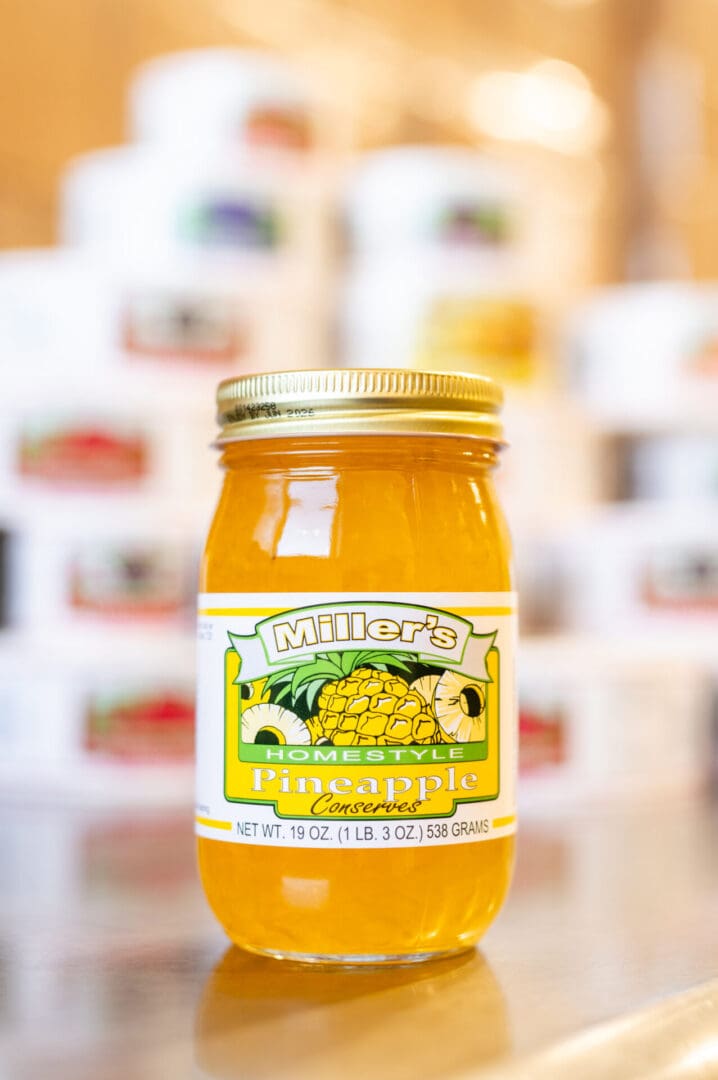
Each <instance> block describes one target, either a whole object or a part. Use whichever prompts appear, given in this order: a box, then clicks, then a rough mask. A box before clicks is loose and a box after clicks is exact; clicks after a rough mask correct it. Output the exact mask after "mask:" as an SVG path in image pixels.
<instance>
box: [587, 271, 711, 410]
mask: <svg viewBox="0 0 718 1080" xmlns="http://www.w3.org/2000/svg"><path fill="white" fill-rule="evenodd" d="M568 340H569V345H568V362H569V368H570V374H571V378H572V381H573V382H574V385H575V386H576V388H577V389H578V390H579V392H580V393H581V394H582V395H583V396H584V397H585V399H586V401H587V402H588V403H589V404H590V406H591V407H592V409H593V410H594V411H595V412H596V413H597V414H598V415H600V416H601V417H603V418H605V419H606V420H607V421H609V422H611V421H612V422H616V423H620V422H622V421H623V422H628V423H635V424H640V423H660V424H665V425H668V426H670V427H674V428H675V427H681V426H684V427H685V425H686V423H692V422H694V421H695V420H696V419H697V418H700V417H702V416H705V417H707V418H708V419H709V420H710V418H713V420H714V419H715V409H716V404H717V403H718V289H717V288H715V287H710V286H698V285H692V284H689V283H680V282H663V283H657V284H645V285H623V286H619V287H616V288H611V289H606V290H604V291H603V292H600V293H598V294H597V295H595V296H594V297H593V299H592V300H590V301H589V302H588V303H587V304H586V305H585V307H584V308H583V309H582V310H581V311H579V312H578V313H577V314H576V316H575V318H574V320H573V322H572V324H571V327H570V330H569V335H568Z"/></svg>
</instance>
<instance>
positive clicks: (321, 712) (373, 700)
mask: <svg viewBox="0 0 718 1080" xmlns="http://www.w3.org/2000/svg"><path fill="white" fill-rule="evenodd" d="M389 666H391V667H392V668H394V669H398V670H400V671H401V670H408V669H407V668H406V665H405V664H404V663H403V661H402V659H401V658H400V657H397V656H396V655H395V654H393V653H391V654H388V653H383V652H375V651H365V652H343V653H324V654H320V655H318V656H315V657H314V658H313V659H312V660H311V661H307V663H305V664H301V665H300V666H299V667H297V668H294V669H291V670H285V671H283V672H277V673H276V674H274V675H270V676H269V678H268V680H267V687H272V688H273V691H274V692H273V697H274V700H275V701H277V702H279V701H282V700H284V699H285V698H287V697H288V698H289V699H290V701H291V703H292V704H293V705H294V707H295V708H296V707H297V705H298V703H299V701H300V699H301V697H302V696H304V697H305V698H306V702H307V707H308V708H309V710H310V711H311V712H312V714H313V715H312V716H311V717H310V719H309V720H308V722H307V723H308V726H309V728H310V730H311V731H312V733H313V736H314V741H315V742H319V741H324V740H326V741H328V742H331V743H332V744H333V745H335V746H392V745H393V746H401V745H408V744H413V743H435V742H438V741H439V739H440V729H439V725H438V723H437V720H436V717H435V716H434V714H433V712H432V710H431V708H430V706H429V705H428V704H427V702H426V700H425V699H424V698H423V697H422V696H421V694H419V693H418V692H417V691H416V690H412V689H411V687H410V686H409V683H408V682H407V680H406V679H404V678H402V677H401V676H399V675H394V674H391V673H390V672H389V671H386V670H385V668H387V667H389ZM315 709H316V713H315ZM319 733H321V734H319Z"/></svg>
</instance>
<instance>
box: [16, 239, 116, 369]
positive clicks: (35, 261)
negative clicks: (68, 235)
mask: <svg viewBox="0 0 718 1080" xmlns="http://www.w3.org/2000/svg"><path fill="white" fill-rule="evenodd" d="M109 299H110V297H109V294H108V291H107V288H106V284H105V282H104V280H103V275H102V273H100V272H99V270H98V267H97V266H96V264H95V263H93V262H92V261H91V260H89V259H87V258H86V257H85V255H84V254H83V253H82V252H77V251H71V250H68V249H65V248H57V249H43V248H39V249H37V250H27V251H22V250H18V251H6V252H3V253H1V254H0V377H2V378H4V377H5V375H8V376H9V377H10V378H12V376H13V375H15V374H16V373H17V374H18V375H20V376H22V375H23V374H29V373H30V372H33V373H37V372H38V371H43V372H44V371H46V370H48V369H52V368H54V367H61V368H62V369H63V370H67V369H74V370H82V371H87V370H91V369H93V368H95V367H97V366H101V365H102V364H103V363H106V361H107V359H108V355H107V351H106V350H103V348H102V344H103V342H105V341H106V340H107V337H108V326H109V323H110V318H111V316H110V312H109V309H108V303H109Z"/></svg>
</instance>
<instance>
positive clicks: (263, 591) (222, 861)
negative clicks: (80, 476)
mask: <svg viewBox="0 0 718 1080" xmlns="http://www.w3.org/2000/svg"><path fill="white" fill-rule="evenodd" d="M501 400H502V399H501V393H500V390H499V389H498V387H497V386H496V385H495V384H494V383H492V382H491V381H490V380H488V379H485V378H482V377H480V376H469V375H453V374H436V373H429V372H409V371H389V370H376V371H359V370H346V371H323V372H320V371H317V372H298V373H287V374H277V375H261V376H246V377H241V378H237V379H232V380H227V381H225V382H224V383H222V384H221V385H220V388H219V391H218V406H219V421H220V424H221V435H220V438H219V440H218V443H219V446H220V447H221V450H222V465H223V467H224V470H225V478H224V484H223V489H222V493H221V496H220V500H219V505H218V507H217V511H216V514H215V517H214V521H213V523H212V526H211V529H210V533H209V537H208V540H207V545H206V549H205V553H204V558H203V562H202V570H201V582H200V589H201V593H200V599H199V623H198V683H199V689H198V719H197V808H196V823H197V824H196V829H197V834H198V845H199V866H200V874H201V878H202V882H203V886H204V889H205V892H206V895H207V898H208V900H209V903H210V905H211V907H212V909H213V911H214V913H215V915H216V916H217V918H218V920H219V921H220V923H221V924H222V925H223V927H224V928H225V930H226V932H227V934H228V935H229V937H230V938H231V939H232V941H234V942H235V943H236V944H237V945H240V946H242V947H243V948H245V949H249V950H251V951H254V952H258V953H263V954H266V955H269V956H274V957H283V958H291V959H294V960H305V961H315V962H325V963H332V962H334V963H337V962H339V963H342V962H344V963H382V962H407V961H412V960H423V959H428V958H430V957H433V956H438V955H447V954H450V953H453V952H457V951H460V950H462V949H466V948H467V947H470V946H472V945H473V944H474V943H475V942H476V941H477V940H478V939H479V938H480V937H481V935H482V934H483V933H484V931H485V930H486V928H487V927H488V926H489V924H490V923H491V921H492V920H493V918H494V917H495V915H496V914H497V912H498V910H499V908H500V907H501V904H502V902H503V899H504V897H505V895H506V891H507V888H508V885H509V880H510V876H511V869H512V862H513V852H514V833H515V828H516V817H515V773H516V710H515V701H514V673H513V662H514V661H513V654H514V649H515V619H516V616H515V596H514V594H513V592H512V591H511V590H512V572H511V558H510V541H509V536H508V532H507V528H506V524H505V522H504V518H503V516H502V513H501V510H500V508H499V506H498V503H497V500H496V496H495V493H494V489H493V485H492V479H491V476H492V471H493V469H494V467H495V466H496V463H497V455H498V452H499V449H500V447H501V445H502V441H501V440H502V429H501V424H500V420H499V415H498V414H499V411H500V407H501Z"/></svg>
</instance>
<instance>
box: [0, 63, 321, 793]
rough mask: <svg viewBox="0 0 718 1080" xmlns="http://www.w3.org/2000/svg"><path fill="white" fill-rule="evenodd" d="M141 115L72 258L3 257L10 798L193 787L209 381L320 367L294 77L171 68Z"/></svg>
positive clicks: (315, 235) (87, 185)
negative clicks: (38, 792) (21, 793)
mask: <svg viewBox="0 0 718 1080" xmlns="http://www.w3.org/2000/svg"><path fill="white" fill-rule="evenodd" d="M130 98H131V115H132V119H131V123H132V129H133V131H134V133H135V134H136V135H137V136H138V137H139V138H141V139H142V142H141V143H138V144H136V145H129V146H126V147H121V148H118V149H112V150H107V151H100V152H97V153H94V154H88V155H86V156H85V157H83V158H80V159H78V160H77V161H75V162H73V163H72V164H71V165H70V167H69V169H68V170H67V172H66V174H65V177H64V178H63V182H62V186H61V193H60V224H59V230H60V234H61V238H62V246H61V247H60V248H58V249H55V250H51V251H46V252H26V253H13V254H6V255H4V256H3V257H2V259H0V380H2V386H3V393H2V400H3V406H2V410H3V417H2V419H3V421H4V422H3V424H2V431H3V437H2V440H1V442H0V527H2V529H3V531H4V532H5V533H6V534H7V535H8V543H7V544H6V549H7V551H6V571H7V573H6V589H5V596H4V606H5V612H4V622H5V631H4V633H3V634H2V637H1V639H0V666H2V667H3V669H7V672H8V676H9V673H10V672H15V673H16V677H13V678H12V679H11V678H9V677H8V679H7V680H6V681H3V688H4V689H3V692H4V693H5V694H6V695H9V696H10V697H11V698H12V701H9V702H8V703H7V710H6V715H7V716H9V717H13V716H15V717H22V718H23V722H22V723H20V722H18V723H12V724H11V723H8V724H6V725H5V726H4V728H3V743H4V753H3V757H4V759H5V761H6V762H8V767H7V769H6V770H5V771H6V772H7V774H8V775H7V777H5V776H4V777H3V782H4V783H6V786H7V785H9V786H11V787H12V786H13V785H14V784H15V785H17V786H18V787H19V788H23V787H24V786H25V785H26V784H27V783H28V782H31V781H32V780H33V778H35V779H36V780H37V781H38V784H41V786H42V789H43V790H48V791H49V792H51V793H56V792H58V791H61V792H65V793H67V794H73V793H75V794H77V795H78V796H80V797H83V798H84V797H87V796H88V795H97V796H98V797H103V798H104V797H106V796H107V795H108V794H110V795H115V796H117V797H119V798H122V799H126V798H130V799H136V798H139V799H141V800H142V801H152V800H153V799H154V800H157V799H158V798H159V799H166V798H176V797H182V798H183V799H184V798H186V797H187V795H188V793H189V787H190V761H191V756H192V729H193V712H194V687H193V654H194V648H193V633H192V625H193V606H194V592H195V573H196V563H197V559H198V554H199V550H200V544H201V540H202V536H203V534H204V532H205V529H206V524H207V521H208V518H209V515H210V512H211V509H212V504H213V501H214V498H215V496H216V493H217V489H218V481H219V473H218V471H217V470H216V467H213V466H214V463H213V462H212V460H211V459H212V455H211V454H210V453H209V452H208V443H209V442H210V440H211V438H212V436H213V429H214V424H213V415H212V402H213V396H214V389H215V385H216V382H217V381H218V379H219V378H221V377H223V376H225V375H228V374H232V373H233V372H236V371H239V370H245V371H252V370H261V369H263V368H270V367H271V368H276V367H288V368H291V367H303V366H316V365H317V364H321V363H322V361H323V360H324V342H325V323H326V320H325V312H324V310H323V307H322V297H323V296H324V295H325V294H326V289H325V285H326V281H327V278H328V275H329V258H330V246H329V232H328V223H329V215H328V213H327V208H326V179H325V176H324V169H323V166H322V164H321V163H320V161H319V158H318V154H317V152H316V151H315V150H314V149H313V134H312V131H313V124H312V115H311V109H310V102H309V96H308V93H307V91H306V90H305V88H304V87H303V85H302V82H301V80H300V79H298V78H297V76H296V75H294V73H292V72H291V71H290V70H289V69H287V67H286V66H285V65H284V64H283V63H282V62H280V61H277V60H275V59H273V58H270V57H265V56H261V55H253V54H247V53H242V52H232V51H224V50H220V51H217V52H213V51H211V50H210V51H208V52H204V53H199V54H192V53H188V54H180V55H178V56H175V57H167V58H163V59H161V60H159V61H155V62H153V63H151V64H149V65H147V66H146V68H145V69H143V70H141V71H140V73H139V75H138V76H137V78H136V79H135V81H134V83H133V86H132V88H131V94H130ZM182 101H184V102H185V108H184V109H182V108H180V107H179V106H180V104H181V102H182ZM190 103H191V104H190ZM178 116H181V123H178V122H177V118H178ZM278 312H281V316H278ZM48 730H50V731H52V733H53V735H52V738H48V736H47V731H48ZM40 760H42V762H43V763H44V765H43V768H42V769H38V768H37V767H36V766H37V763H38V761H40Z"/></svg>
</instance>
